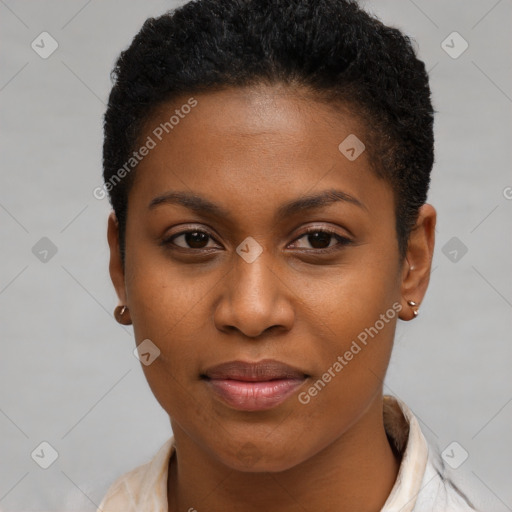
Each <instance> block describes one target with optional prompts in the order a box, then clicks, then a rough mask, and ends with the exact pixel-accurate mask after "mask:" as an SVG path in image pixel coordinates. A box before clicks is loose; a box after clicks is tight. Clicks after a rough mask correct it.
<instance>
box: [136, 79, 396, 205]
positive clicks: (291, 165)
mask: <svg viewBox="0 0 512 512" xmlns="http://www.w3.org/2000/svg"><path fill="white" fill-rule="evenodd" d="M190 105H194V106H193V107H190ZM365 138H366V137H365V129H364V125H363V123H362V122H361V120H360V119H358V117H357V115H356V114H355V113H353V112H351V111H350V109H349V108H348V107H345V108H338V107H336V108H334V107H333V106H332V105H327V104H325V103H321V102H318V101H314V100H313V99H312V98H311V97H309V96H307V95H306V94H304V93H303V92H301V91H300V90H299V91H298V90H296V89H291V88H288V87H285V86H257V87H247V88H236V89H225V90H222V91H217V92H212V93H206V94H204V93H203V94H196V95H193V96H192V97H191V96H182V97H181V98H178V99H175V100H174V101H172V102H168V103H165V104H162V105H161V106H160V107H159V108H158V109H157V110H156V111H155V112H154V114H153V115H152V116H151V118H150V119H149V120H148V121H147V122H146V123H145V126H144V129H143V132H142V133H141V137H140V139H139V140H140V142H141V143H144V142H145V141H149V140H150V139H151V141H152V143H151V145H152V146H154V147H153V148H152V149H151V150H150V151H149V152H148V154H147V155H146V156H145V157H144V158H143V159H142V160H141V161H140V163H139V164H138V166H137V170H136V180H135V186H134V195H135V196H137V198H141V197H143V198H144V201H146V202H149V201H151V200H153V199H154V198H155V197H157V196H160V195H162V194H163V193H165V192H168V191H176V190H180V191H188V192H190V193H196V194H200V195H202V196H204V197H209V198H211V199H212V200H215V198H217V199H218V200H219V201H220V202H221V203H227V202H228V203H229V205H230V206H231V207H232V208H234V209H237V208H238V209H240V208H249V207H252V208H257V207H258V205H262V204H263V202H265V206H270V204H271V203H277V202H279V203H281V202H283V200H284V199H286V198H291V197H292V196H302V195H305V194H308V193H311V192H314V191H315V190H317V191H318V190H324V189H332V188H338V189H339V188H340V187H341V188H342V190H343V191H344V192H345V193H347V194H349V195H351V196H353V197H356V198H359V199H360V200H361V202H365V200H366V201H370V202H371V201H372V200H375V199H378V198H379V197H380V198H381V199H384V200H386V199H389V198H390V190H389V187H388V186H387V184H386V183H384V182H383V181H382V180H380V179H379V178H377V177H376V175H375V174H374V173H373V172H372V170H371V165H370V160H369V155H368V152H367V151H364V150H362V148H364V146H363V144H364V141H365ZM344 141H348V142H347V143H345V142H344ZM347 144H348V146H349V147H346V146H347ZM340 145H341V146H340ZM347 149H349V153H346V150H347ZM352 149H354V151H352V152H350V151H351V150H352ZM361 151H362V152H361ZM359 152H361V154H360V155H359V156H357V154H358V153H359ZM354 153H355V156H356V157H357V158H353V156H354ZM349 157H350V158H349ZM134 199H136V198H134Z"/></svg>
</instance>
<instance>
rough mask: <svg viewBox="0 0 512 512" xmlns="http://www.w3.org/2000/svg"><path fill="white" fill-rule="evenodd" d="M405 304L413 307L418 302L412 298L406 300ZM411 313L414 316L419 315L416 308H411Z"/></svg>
mask: <svg viewBox="0 0 512 512" xmlns="http://www.w3.org/2000/svg"><path fill="white" fill-rule="evenodd" d="M407 305H408V306H410V307H411V308H415V307H416V306H417V305H418V303H417V302H414V301H413V300H408V301H407ZM412 314H413V315H414V318H416V317H417V316H418V315H419V311H418V309H413V310H412Z"/></svg>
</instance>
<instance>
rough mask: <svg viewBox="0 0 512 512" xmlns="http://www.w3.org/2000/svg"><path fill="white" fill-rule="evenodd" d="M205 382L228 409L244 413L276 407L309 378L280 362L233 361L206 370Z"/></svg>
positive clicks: (204, 374) (270, 360)
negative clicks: (243, 411)
mask: <svg viewBox="0 0 512 512" xmlns="http://www.w3.org/2000/svg"><path fill="white" fill-rule="evenodd" d="M201 377H202V379H203V380H204V381H205V383H206V384H207V385H208V386H209V389H210V390H211V391H212V392H213V393H214V395H215V396H216V397H217V398H219V399H220V400H221V401H222V402H224V403H225V404H227V405H228V406H230V407H232V408H234V409H237V410H245V411H260V410H266V409H271V408H274V407H277V406H278V405H280V404H281V403H283V402H284V401H285V400H286V399H287V398H288V397H289V396H291V395H292V394H293V393H294V392H295V391H296V390H297V389H298V388H299V387H300V386H302V384H303V383H304V382H305V380H306V379H307V378H308V377H309V376H308V375H307V374H306V373H304V372H303V371H301V370H299V369H297V368H295V367H293V366H289V365H287V364H285V363H282V362H280V361H275V360H273V359H265V360H263V361H259V362H258V363H248V362H245V361H230V362H227V363H222V364H220V365H217V366H214V367H211V368H209V369H207V370H206V371H205V372H204V373H203V374H202V375H201Z"/></svg>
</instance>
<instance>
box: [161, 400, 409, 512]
mask: <svg viewBox="0 0 512 512" xmlns="http://www.w3.org/2000/svg"><path fill="white" fill-rule="evenodd" d="M173 430H174V437H175V441H176V448H177V450H176V453H175V454H174V456H173V457H172V458H171V461H170V464H169V478H168V497H169V498H168V500H169V512H177V511H178V510H180V511H184V510H186V511H194V510H197V511H198V512H201V511H203V510H208V512H220V511H224V510H244V511H245V512H257V511H258V512H259V511H261V510H265V512H278V511H279V512H291V511H296V510H297V509H303V510H323V511H325V512H330V511H332V512H334V511H336V512H339V511H344V510H347V511H348V510H358V511H359V512H377V511H380V510H381V508H382V506H383V505H384V503H385V501H386V499H387V497H388V496H389V494H390V492H391V489H392V488H393V485H394V483H395V481H396V477H397V473H398V468H399V465H400V461H399V460H398V459H397V458H396V457H395V455H394V454H393V451H392V449H391V447H390V445H389V442H388V439H387V436H386V432H385V429H384V423H383V415H382V396H379V397H378V398H377V399H376V400H375V401H374V403H372V405H371V407H370V409H369V410H368V411H367V412H366V413H365V414H364V416H363V417H362V418H360V420H359V421H358V422H357V423H356V424H355V425H353V426H352V427H351V428H350V429H349V430H348V431H346V432H344V433H343V434H342V435H340V436H339V437H338V438H337V439H336V440H335V441H334V442H333V443H331V444H330V445H328V446H327V447H326V448H324V449H323V450H321V451H320V452H318V453H316V454H315V455H313V456H312V457H310V458H308V459H307V460H305V461H304V462H302V463H300V464H298V465H297V466H294V467H292V468H290V469H288V470H286V471H281V472H258V473H254V472H252V473H251V472H244V471H238V470H235V469H232V468H230V467H227V466H225V465H224V464H222V463H220V462H219V461H218V460H217V459H215V458H213V457H212V456H211V455H210V454H208V453H207V452H205V451H204V449H202V448H201V447H199V446H198V445H197V444H196V443H195V442H194V441H193V440H192V439H191V438H190V437H189V436H188V435H187V434H186V433H185V432H184V431H182V430H180V429H179V427H178V428H176V427H174V428H173ZM297 442H299V443H300V440H298V441H297Z"/></svg>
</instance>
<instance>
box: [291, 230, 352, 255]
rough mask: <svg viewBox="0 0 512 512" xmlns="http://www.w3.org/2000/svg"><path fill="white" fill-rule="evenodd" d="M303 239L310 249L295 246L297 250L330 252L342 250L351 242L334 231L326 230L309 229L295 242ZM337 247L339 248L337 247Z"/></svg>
mask: <svg viewBox="0 0 512 512" xmlns="http://www.w3.org/2000/svg"><path fill="white" fill-rule="evenodd" d="M302 239H305V240H306V243H307V244H309V245H310V247H304V246H302V247H301V246H296V248H298V249H306V250H307V249H311V250H314V249H316V250H319V251H322V250H331V249H338V248H342V247H343V246H345V245H348V244H350V243H351V240H349V239H348V238H346V237H344V236H341V235H339V234H337V233H335V232H334V231H331V230H328V229H318V228H316V229H311V230H308V231H307V232H306V233H304V234H303V235H302V236H300V237H299V238H297V239H296V242H295V244H297V241H299V240H302ZM337 246H339V247H337Z"/></svg>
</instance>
